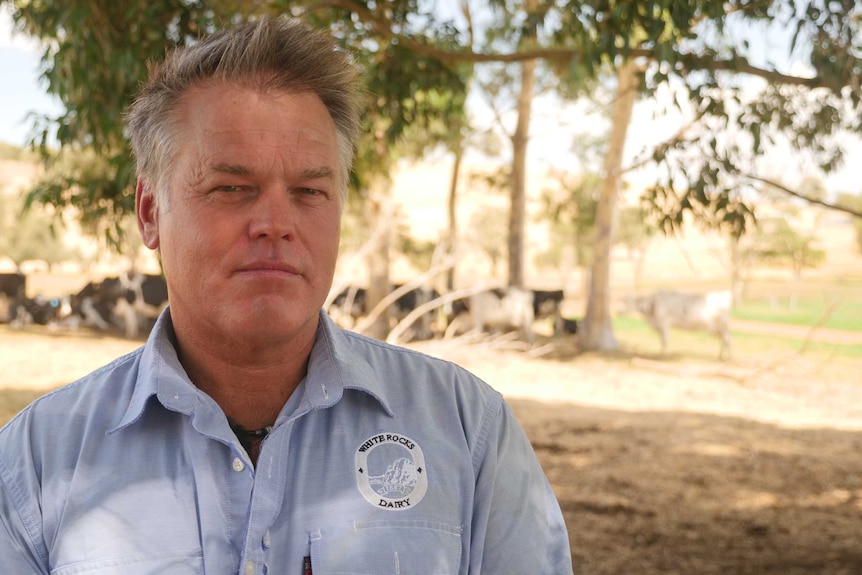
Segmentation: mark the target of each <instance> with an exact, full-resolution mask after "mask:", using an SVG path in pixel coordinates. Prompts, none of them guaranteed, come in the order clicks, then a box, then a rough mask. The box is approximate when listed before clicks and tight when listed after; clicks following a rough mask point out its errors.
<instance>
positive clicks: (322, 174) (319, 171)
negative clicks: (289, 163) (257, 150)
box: [212, 164, 335, 180]
mask: <svg viewBox="0 0 862 575" xmlns="http://www.w3.org/2000/svg"><path fill="white" fill-rule="evenodd" d="M212 170H213V171H215V172H219V173H222V174H230V175H233V176H252V175H254V170H253V169H251V168H250V167H248V166H244V165H242V164H214V165H213V166H212ZM334 176H335V170H333V169H332V168H330V167H327V166H321V167H319V168H307V169H305V170H303V171H302V177H303V178H306V179H309V180H316V179H322V178H332V177H334Z"/></svg>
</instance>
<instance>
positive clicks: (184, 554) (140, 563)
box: [51, 549, 204, 575]
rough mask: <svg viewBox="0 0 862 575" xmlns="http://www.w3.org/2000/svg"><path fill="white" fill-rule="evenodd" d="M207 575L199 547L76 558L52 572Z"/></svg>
mask: <svg viewBox="0 0 862 575" xmlns="http://www.w3.org/2000/svg"><path fill="white" fill-rule="evenodd" d="M166 573H170V574H171V575H203V573H204V560H203V556H202V555H201V551H200V550H199V549H196V550H188V551H186V550H177V551H165V552H164V553H157V554H153V553H146V554H143V553H138V554H134V555H125V556H122V557H115V558H111V559H95V560H88V561H76V562H74V563H68V564H66V565H61V566H59V567H56V568H55V569H52V570H51V575H165V574H166Z"/></svg>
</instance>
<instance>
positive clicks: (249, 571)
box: [245, 561, 254, 575]
mask: <svg viewBox="0 0 862 575" xmlns="http://www.w3.org/2000/svg"><path fill="white" fill-rule="evenodd" d="M245 575H254V561H247V562H246V564H245Z"/></svg>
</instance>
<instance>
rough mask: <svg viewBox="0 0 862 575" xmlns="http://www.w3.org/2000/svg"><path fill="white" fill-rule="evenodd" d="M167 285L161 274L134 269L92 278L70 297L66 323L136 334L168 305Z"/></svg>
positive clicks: (147, 326) (135, 335) (128, 335)
mask: <svg viewBox="0 0 862 575" xmlns="http://www.w3.org/2000/svg"><path fill="white" fill-rule="evenodd" d="M167 303H168V287H167V283H166V282H165V279H164V278H163V277H162V276H160V275H151V274H141V273H137V272H132V273H129V274H122V275H120V276H114V277H107V278H105V279H103V280H102V281H101V282H98V283H95V282H91V283H88V284H87V285H86V286H84V287H83V288H82V289H81V290H80V291H79V292H78V293H76V294H74V295H72V296H71V297H70V308H71V317H70V318H69V319H67V320H66V323H67V324H70V325H74V324H73V322H76V323H77V324H82V325H85V326H89V327H94V328H96V329H100V330H104V331H109V330H113V329H115V328H120V329H123V330H124V333H125V335H126V337H129V338H135V337H137V336H138V334H139V332H140V330H141V329H142V328H144V329H148V328H149V327H150V326H151V324H152V322H153V321H154V320H155V318H157V317H158V315H159V313H161V311H162V310H163V309H164V308H165V306H167Z"/></svg>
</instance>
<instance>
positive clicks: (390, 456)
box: [355, 433, 428, 511]
mask: <svg viewBox="0 0 862 575" xmlns="http://www.w3.org/2000/svg"><path fill="white" fill-rule="evenodd" d="M355 469H356V483H357V485H358V486H359V491H360V493H362V496H363V497H365V499H366V500H367V501H368V502H369V503H371V504H372V505H374V506H375V507H379V508H380V509H387V510H390V511H400V510H402V509H410V508H411V507H415V506H416V504H417V503H419V502H420V501H421V500H422V498H423V497H425V492H426V491H427V490H428V474H427V473H426V470H425V456H424V455H423V454H422V449H421V448H420V447H419V445H418V444H417V443H416V442H415V441H413V440H412V439H410V438H409V437H405V436H403V435H399V434H397V433H379V434H377V435H372V436H371V437H369V438H368V439H366V440H365V441H363V442H362V444H361V445H360V446H359V449H357V450H356V468H355Z"/></svg>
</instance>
